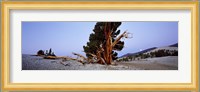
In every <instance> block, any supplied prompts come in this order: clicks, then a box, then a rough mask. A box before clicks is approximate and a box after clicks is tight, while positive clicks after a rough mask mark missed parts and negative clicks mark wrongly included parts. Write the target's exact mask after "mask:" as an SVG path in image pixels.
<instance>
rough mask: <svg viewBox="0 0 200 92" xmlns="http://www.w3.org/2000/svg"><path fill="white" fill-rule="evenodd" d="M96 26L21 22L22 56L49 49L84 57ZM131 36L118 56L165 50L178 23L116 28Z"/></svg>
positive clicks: (124, 24) (173, 39)
mask: <svg viewBox="0 0 200 92" xmlns="http://www.w3.org/2000/svg"><path fill="white" fill-rule="evenodd" d="M95 24H96V22H22V53H23V54H36V53H37V51H38V50H40V49H42V50H48V49H49V48H52V50H53V51H54V53H55V54H56V55H58V56H73V55H72V54H71V53H72V52H76V53H80V54H82V55H85V53H84V52H83V45H86V43H87V42H88V39H89V35H90V34H91V33H92V32H93V31H92V30H93V29H94V25H95ZM118 29H120V30H121V33H122V32H123V31H125V30H128V32H130V33H132V34H133V38H131V39H122V40H123V41H125V47H124V49H123V50H122V51H120V52H118V56H121V55H123V54H126V53H134V52H137V51H140V50H143V49H147V48H151V47H161V46H167V45H171V44H174V43H177V42H178V22H122V24H121V26H120V27H119V28H118Z"/></svg>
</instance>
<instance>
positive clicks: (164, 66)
mask: <svg viewBox="0 0 200 92" xmlns="http://www.w3.org/2000/svg"><path fill="white" fill-rule="evenodd" d="M61 61H62V60H61V59H56V60H50V59H43V58H42V57H39V56H31V55H25V54H23V55H22V70H177V69H178V57H177V56H168V57H160V58H147V59H143V60H137V61H129V62H116V64H117V65H100V64H84V65H83V64H82V63H80V62H77V61H74V60H70V61H65V62H63V63H64V64H61Z"/></svg>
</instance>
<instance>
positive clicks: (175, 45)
mask: <svg viewBox="0 0 200 92" xmlns="http://www.w3.org/2000/svg"><path fill="white" fill-rule="evenodd" d="M169 47H178V43H175V44H172V45H169Z"/></svg>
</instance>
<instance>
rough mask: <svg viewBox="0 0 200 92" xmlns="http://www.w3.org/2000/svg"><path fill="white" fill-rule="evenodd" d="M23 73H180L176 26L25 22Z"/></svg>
mask: <svg viewBox="0 0 200 92" xmlns="http://www.w3.org/2000/svg"><path fill="white" fill-rule="evenodd" d="M22 70H178V22H176V21H135V22H123V21H122V22H120V21H119V22H107V21H105V22H104V21H103V22H67V21H66V22H65V21H63V22H61V21H44V22H42V21H38V22H37V21H34V22H30V21H24V22H22Z"/></svg>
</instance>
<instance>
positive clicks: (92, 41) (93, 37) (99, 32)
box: [83, 22, 124, 60]
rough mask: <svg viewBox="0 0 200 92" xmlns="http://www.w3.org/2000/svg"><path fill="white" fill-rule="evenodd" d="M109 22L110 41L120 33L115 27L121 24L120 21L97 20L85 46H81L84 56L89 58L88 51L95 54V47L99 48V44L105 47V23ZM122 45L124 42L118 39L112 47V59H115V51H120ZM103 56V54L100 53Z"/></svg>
mask: <svg viewBox="0 0 200 92" xmlns="http://www.w3.org/2000/svg"><path fill="white" fill-rule="evenodd" d="M106 23H110V27H109V30H111V31H112V34H111V37H112V42H114V41H115V39H116V37H117V36H118V35H119V34H120V30H117V28H118V27H119V26H120V25H121V22H97V23H96V25H95V26H94V29H93V32H94V33H91V34H90V37H89V42H87V45H86V46H83V49H84V52H86V56H87V57H88V58H91V57H92V56H91V55H90V54H88V53H91V54H95V55H96V53H97V49H98V48H100V45H101V44H102V46H103V48H105V44H106V39H105V34H104V29H105V27H106V26H105V24H106ZM123 47H124V42H123V41H119V42H118V43H117V44H116V45H115V46H114V47H113V51H112V59H113V60H116V59H117V58H118V57H117V55H118V54H117V52H115V51H114V50H117V51H121V50H122V49H123ZM102 56H103V55H102Z"/></svg>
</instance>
